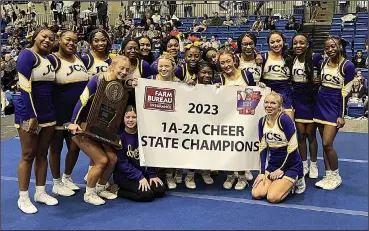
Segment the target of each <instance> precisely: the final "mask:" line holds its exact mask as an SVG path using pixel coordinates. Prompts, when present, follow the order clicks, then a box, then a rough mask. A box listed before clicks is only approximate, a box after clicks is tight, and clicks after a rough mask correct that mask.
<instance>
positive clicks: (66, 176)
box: [63, 173, 72, 178]
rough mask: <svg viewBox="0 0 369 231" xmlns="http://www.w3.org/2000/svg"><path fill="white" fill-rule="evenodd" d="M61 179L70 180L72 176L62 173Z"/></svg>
mask: <svg viewBox="0 0 369 231" xmlns="http://www.w3.org/2000/svg"><path fill="white" fill-rule="evenodd" d="M63 178H72V175H67V174H65V173H63Z"/></svg>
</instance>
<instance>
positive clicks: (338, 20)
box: [332, 18, 342, 24]
mask: <svg viewBox="0 0 369 231" xmlns="http://www.w3.org/2000/svg"><path fill="white" fill-rule="evenodd" d="M341 23H342V20H341V19H340V18H333V19H332V24H341Z"/></svg>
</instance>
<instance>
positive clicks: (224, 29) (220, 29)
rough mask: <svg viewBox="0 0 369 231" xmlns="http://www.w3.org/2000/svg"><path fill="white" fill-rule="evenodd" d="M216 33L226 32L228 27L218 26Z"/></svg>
mask: <svg viewBox="0 0 369 231" xmlns="http://www.w3.org/2000/svg"><path fill="white" fill-rule="evenodd" d="M218 31H219V32H223V31H228V26H218Z"/></svg>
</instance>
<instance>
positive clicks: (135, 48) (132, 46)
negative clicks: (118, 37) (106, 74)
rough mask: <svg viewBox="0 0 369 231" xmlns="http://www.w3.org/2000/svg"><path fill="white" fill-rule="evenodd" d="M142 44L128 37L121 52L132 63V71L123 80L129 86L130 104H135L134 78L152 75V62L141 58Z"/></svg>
mask: <svg viewBox="0 0 369 231" xmlns="http://www.w3.org/2000/svg"><path fill="white" fill-rule="evenodd" d="M139 52H140V45H139V43H138V42H137V41H136V40H135V39H131V38H127V39H126V40H123V42H122V45H121V50H120V51H119V53H120V54H121V55H124V56H126V57H128V58H129V61H130V63H131V67H130V73H129V75H127V77H126V78H125V79H124V80H123V84H124V86H126V87H128V88H129V89H128V92H129V99H128V104H129V105H135V104H136V101H135V92H134V91H133V89H132V81H133V79H138V78H147V77H149V76H150V75H151V69H150V64H149V63H147V62H146V61H143V60H142V59H139Z"/></svg>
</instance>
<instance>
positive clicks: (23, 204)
mask: <svg viewBox="0 0 369 231" xmlns="http://www.w3.org/2000/svg"><path fill="white" fill-rule="evenodd" d="M18 208H19V209H20V210H22V212H24V213H27V214H33V213H37V211H38V210H37V208H36V206H34V205H33V204H32V202H31V200H30V199H29V197H25V198H19V199H18Z"/></svg>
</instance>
